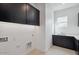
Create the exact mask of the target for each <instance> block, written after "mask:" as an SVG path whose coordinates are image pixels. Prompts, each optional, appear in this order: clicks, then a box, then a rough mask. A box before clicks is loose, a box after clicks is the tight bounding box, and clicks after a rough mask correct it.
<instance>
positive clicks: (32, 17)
mask: <svg viewBox="0 0 79 59" xmlns="http://www.w3.org/2000/svg"><path fill="white" fill-rule="evenodd" d="M26 5H27V9H26V14H27V16H26V23H27V24H31V25H40V21H39V10H38V9H36V8H35V7H33V6H32V5H30V4H26Z"/></svg>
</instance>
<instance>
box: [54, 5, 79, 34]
mask: <svg viewBox="0 0 79 59" xmlns="http://www.w3.org/2000/svg"><path fill="white" fill-rule="evenodd" d="M78 13H79V5H76V6H73V7H70V8H67V9H63V10H59V11H55V20H56V18H58V17H62V16H67V17H68V25H67V27H66V28H63V29H62V33H63V34H64V35H79V26H78V20H79V19H78ZM63 34H61V35H63Z"/></svg>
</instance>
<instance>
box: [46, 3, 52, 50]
mask: <svg viewBox="0 0 79 59" xmlns="http://www.w3.org/2000/svg"><path fill="white" fill-rule="evenodd" d="M51 12H53V9H52V6H51V4H49V3H47V4H46V21H45V39H46V50H48V49H49V48H50V47H51V46H52V25H53V13H51Z"/></svg>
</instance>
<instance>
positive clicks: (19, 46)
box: [0, 22, 34, 54]
mask: <svg viewBox="0 0 79 59" xmlns="http://www.w3.org/2000/svg"><path fill="white" fill-rule="evenodd" d="M33 30H34V26H31V25H22V24H15V23H6V22H0V37H8V41H6V42H0V54H27V53H28V52H29V51H30V50H31V49H32V47H31V48H30V50H28V49H27V43H28V42H30V41H32V39H33V38H32V34H33Z"/></svg>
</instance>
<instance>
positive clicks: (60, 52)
mask: <svg viewBox="0 0 79 59" xmlns="http://www.w3.org/2000/svg"><path fill="white" fill-rule="evenodd" d="M29 55H76V52H75V51H73V50H70V49H66V48H62V47H58V46H52V47H51V48H50V49H49V50H48V51H47V52H46V53H44V52H42V51H40V50H37V49H35V50H33V51H32V52H31V53H30V54H29Z"/></svg>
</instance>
